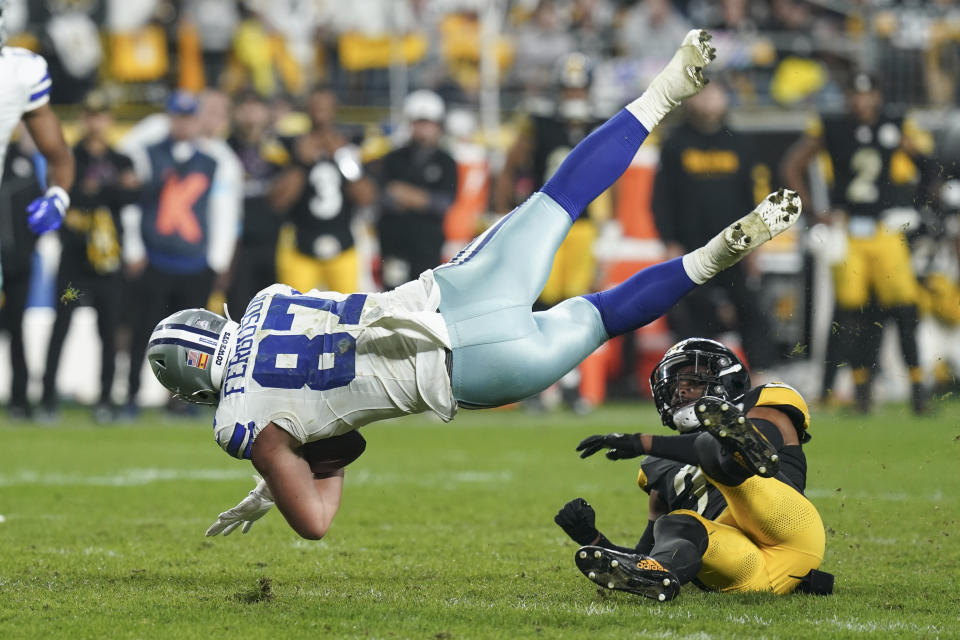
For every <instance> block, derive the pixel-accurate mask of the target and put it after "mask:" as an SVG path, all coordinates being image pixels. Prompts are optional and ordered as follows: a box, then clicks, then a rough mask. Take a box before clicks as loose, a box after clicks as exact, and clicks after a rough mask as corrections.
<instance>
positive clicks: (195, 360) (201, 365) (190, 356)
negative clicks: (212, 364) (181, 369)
mask: <svg viewBox="0 0 960 640" xmlns="http://www.w3.org/2000/svg"><path fill="white" fill-rule="evenodd" d="M187 366H188V367H196V368H197V369H206V368H207V354H205V353H201V352H199V351H194V350H193V349H191V350H189V351H187Z"/></svg>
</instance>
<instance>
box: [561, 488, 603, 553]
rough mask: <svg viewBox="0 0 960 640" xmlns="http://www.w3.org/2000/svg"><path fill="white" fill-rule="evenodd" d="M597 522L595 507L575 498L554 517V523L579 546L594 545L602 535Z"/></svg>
mask: <svg viewBox="0 0 960 640" xmlns="http://www.w3.org/2000/svg"><path fill="white" fill-rule="evenodd" d="M596 520H597V514H596V513H595V512H594V511H593V507H591V506H590V503H589V502H587V501H586V500H584V499H583V498H574V499H573V500H571V501H570V502H568V503H567V504H565V505H563V508H562V509H560V511H558V512H557V515H555V516H554V517H553V521H554V522H556V523H557V524H558V525H559V526H560V528H561V529H563V530H564V532H565V533H566V534H567V535H568V536H570V538H571V539H572V540H573V541H574V542H576V543H577V544H579V545H585V544H593V543H594V541H595V540H596V539H597V536H599V535H600V532H599V531H597V527H596Z"/></svg>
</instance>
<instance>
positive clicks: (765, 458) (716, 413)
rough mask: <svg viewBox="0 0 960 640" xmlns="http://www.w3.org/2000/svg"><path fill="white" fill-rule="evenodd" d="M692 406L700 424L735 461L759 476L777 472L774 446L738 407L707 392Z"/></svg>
mask: <svg viewBox="0 0 960 640" xmlns="http://www.w3.org/2000/svg"><path fill="white" fill-rule="evenodd" d="M696 406H697V410H696V415H697V417H698V418H699V419H700V424H702V425H703V426H704V428H705V429H706V430H707V431H708V432H710V433H711V434H712V435H713V436H714V437H715V438H717V440H719V441H720V442H721V443H722V444H723V445H724V446H726V447H728V448H729V449H731V450H732V451H733V453H734V457H735V458H736V459H737V461H738V462H740V463H741V464H743V466H745V467H746V468H747V469H749V470H750V471H751V472H753V473H755V474H756V475H758V476H760V477H762V478H771V477H773V476H775V475H777V472H778V471H779V470H780V457H779V456H778V455H777V450H776V449H775V448H774V447H773V445H772V444H770V441H769V440H767V439H766V438H765V437H764V435H763V434H762V433H760V431H758V430H757V428H756V427H754V426H753V424H752V423H751V422H750V421H749V420H747V419H746V418H745V417H744V416H743V414H741V413H740V410H739V409H737V408H736V407H734V406H732V405H730V404H728V403H726V402H724V401H723V400H721V399H720V398H712V397H709V396H708V397H704V398H701V399H700V400H698V401H697V405H696Z"/></svg>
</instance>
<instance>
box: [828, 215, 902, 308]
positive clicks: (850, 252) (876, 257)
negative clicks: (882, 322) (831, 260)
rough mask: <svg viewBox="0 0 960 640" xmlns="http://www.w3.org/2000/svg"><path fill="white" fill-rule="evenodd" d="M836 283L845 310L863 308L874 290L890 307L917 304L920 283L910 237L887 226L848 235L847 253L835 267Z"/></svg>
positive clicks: (882, 302) (839, 301)
mask: <svg viewBox="0 0 960 640" xmlns="http://www.w3.org/2000/svg"><path fill="white" fill-rule="evenodd" d="M833 283H834V290H835V291H836V297H837V304H838V305H839V306H840V307H842V308H844V309H859V308H861V307H863V306H864V305H866V304H867V303H868V302H869V301H870V295H871V293H872V294H873V296H874V297H875V298H876V300H877V302H879V303H880V305H881V306H882V307H886V308H889V307H899V306H905V305H912V304H916V303H917V293H918V286H919V285H918V284H917V278H916V276H915V275H914V273H913V265H912V264H911V263H910V247H908V246H907V239H906V238H905V237H904V235H903V234H902V233H893V232H890V231H888V230H886V229H884V228H883V227H880V228H878V229H877V232H876V233H875V234H873V235H872V236H866V237H854V236H851V237H850V238H848V240H847V255H846V257H845V258H844V260H843V262H841V263H840V264H838V265H837V266H835V267H834V272H833Z"/></svg>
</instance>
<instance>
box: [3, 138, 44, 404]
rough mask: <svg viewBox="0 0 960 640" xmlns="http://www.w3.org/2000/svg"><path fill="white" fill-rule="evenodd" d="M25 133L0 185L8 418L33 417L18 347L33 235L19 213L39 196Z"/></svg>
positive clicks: (12, 150)
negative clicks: (9, 376)
mask: <svg viewBox="0 0 960 640" xmlns="http://www.w3.org/2000/svg"><path fill="white" fill-rule="evenodd" d="M33 154H34V149H33V145H32V142H31V141H30V139H29V137H28V136H26V135H24V132H23V129H21V136H20V138H19V140H18V141H17V142H14V143H11V144H10V146H9V147H8V148H7V156H6V159H5V161H4V167H3V183H2V187H0V259H2V268H3V296H2V299H0V328H2V329H3V330H5V331H8V332H9V333H10V368H11V372H12V374H13V380H12V383H11V385H10V402H9V407H8V410H9V414H10V417H11V418H13V419H26V418H30V417H31V416H32V411H31V407H30V404H29V402H27V361H26V357H25V355H24V349H23V313H24V311H25V310H26V307H27V294H28V293H29V290H30V274H31V262H32V260H33V248H34V246H35V245H36V242H37V236H36V235H34V233H33V232H31V231H30V228H29V227H28V226H27V216H25V215H23V212H24V210H26V208H27V205H28V204H30V202H31V201H32V200H34V199H35V198H39V197H40V196H42V195H43V189H41V188H40V182H39V180H38V178H37V170H36V167H35V165H34V162H33Z"/></svg>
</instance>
